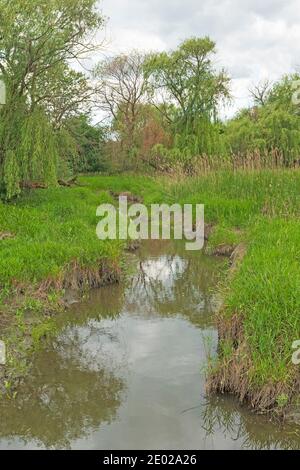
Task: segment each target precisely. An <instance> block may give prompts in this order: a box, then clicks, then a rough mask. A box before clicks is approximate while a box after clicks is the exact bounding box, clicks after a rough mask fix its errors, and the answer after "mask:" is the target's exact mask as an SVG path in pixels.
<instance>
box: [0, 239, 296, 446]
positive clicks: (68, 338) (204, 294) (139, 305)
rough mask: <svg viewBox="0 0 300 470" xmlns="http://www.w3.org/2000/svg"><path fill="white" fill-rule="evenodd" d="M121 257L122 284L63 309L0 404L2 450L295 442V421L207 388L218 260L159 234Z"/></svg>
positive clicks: (219, 268) (220, 267)
mask: <svg viewBox="0 0 300 470" xmlns="http://www.w3.org/2000/svg"><path fill="white" fill-rule="evenodd" d="M128 258H129V262H128V265H129V272H128V274H127V280H126V282H123V283H121V284H119V285H113V286H107V287H103V288H101V289H99V290H96V291H93V292H91V293H90V294H89V296H88V298H87V299H86V300H84V301H83V302H81V303H77V304H74V305H73V306H72V307H71V308H70V310H69V311H68V312H66V313H65V314H63V315H62V316H61V318H60V320H59V321H60V322H61V328H60V331H61V333H60V334H59V335H58V336H57V337H56V338H55V339H52V340H51V341H47V342H46V343H45V344H43V345H42V346H41V348H40V349H39V350H38V351H36V352H35V354H34V358H33V367H32V370H31V372H30V375H29V376H28V377H26V379H25V383H24V385H23V386H22V388H21V389H20V390H19V393H18V395H17V396H16V397H15V398H14V399H11V400H2V401H1V403H0V449H43V448H48V449H106V450H107V449H108V450H115V449H122V450H123V449H131V450H133V449H146V450H147V449H158V450H159V449H169V450H181V449H272V448H279V449H281V448H285V449H290V448H296V449H297V448H298V449H299V448H300V432H299V430H298V431H297V428H296V427H292V426H285V427H281V426H279V425H278V424H274V423H272V422H271V421H270V420H269V419H268V418H266V417H264V416H258V415H256V414H254V413H252V412H251V411H249V410H248V409H247V408H245V407H242V406H240V405H239V403H238V402H237V401H236V400H235V399H234V398H233V397H228V396H218V397H216V396H215V397H207V396H206V394H205V373H206V366H207V361H208V357H209V355H215V354H216V348H217V339H218V337H217V332H216V330H215V326H214V313H215V311H216V309H217V306H218V296H217V294H216V292H217V284H218V280H219V278H220V272H221V271H222V270H223V269H224V260H220V259H216V258H213V257H208V256H205V255H203V254H202V253H199V252H188V251H185V249H184V244H183V243H175V242H167V241H164V242H163V241H156V242H154V241H152V242H148V243H144V244H143V246H142V248H141V249H140V250H139V251H138V252H137V253H136V254H131V255H128ZM298 429H299V428H298Z"/></svg>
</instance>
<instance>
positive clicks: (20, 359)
mask: <svg viewBox="0 0 300 470" xmlns="http://www.w3.org/2000/svg"><path fill="white" fill-rule="evenodd" d="M120 278H121V269H120V266H119V263H117V262H110V261H108V260H102V261H100V262H99V264H98V267H93V268H88V267H83V266H80V265H79V264H78V263H77V262H73V263H71V264H70V265H69V266H68V267H67V268H66V269H65V271H64V273H63V274H62V275H61V276H58V277H57V278H56V279H46V280H44V281H43V282H42V283H40V284H39V285H38V286H36V287H33V286H28V285H20V284H18V285H15V286H14V289H13V295H11V296H10V297H9V298H8V299H7V300H6V301H5V302H4V303H3V305H2V307H1V311H0V327H1V340H2V341H4V343H5V345H6V364H5V365H0V394H2V395H7V396H9V397H13V396H14V395H15V394H16V392H17V390H18V388H19V387H20V386H21V385H22V383H23V381H24V377H25V376H26V375H27V374H28V373H29V370H30V368H31V364H32V353H33V352H34V351H35V350H36V349H37V348H38V347H39V343H40V342H41V341H42V340H44V339H46V338H47V337H49V336H52V335H55V334H56V332H57V327H56V320H57V318H58V316H59V315H60V314H62V313H63V312H64V311H66V310H67V309H69V308H70V307H71V306H72V305H73V304H74V303H78V302H80V301H81V300H82V299H83V298H84V296H85V295H86V293H87V292H88V291H89V290H91V289H97V288H100V287H103V286H107V285H110V284H116V283H119V281H120Z"/></svg>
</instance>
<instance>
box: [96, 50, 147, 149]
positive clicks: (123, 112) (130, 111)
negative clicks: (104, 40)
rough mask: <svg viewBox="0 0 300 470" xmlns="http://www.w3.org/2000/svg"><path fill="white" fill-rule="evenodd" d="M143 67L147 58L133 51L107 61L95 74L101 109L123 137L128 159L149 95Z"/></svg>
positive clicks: (98, 101)
mask: <svg viewBox="0 0 300 470" xmlns="http://www.w3.org/2000/svg"><path fill="white" fill-rule="evenodd" d="M143 64H144V55H143V54H141V53H140V52H138V51H133V52H132V53H131V54H129V55H126V54H121V55H118V56H115V57H112V58H108V59H106V60H104V61H103V62H101V63H99V64H98V65H97V66H96V68H95V71H94V75H95V78H96V79H97V85H96V88H97V103H98V106H99V108H100V109H101V110H102V111H104V112H105V114H106V116H107V117H108V118H110V119H112V121H113V124H114V129H115V130H116V131H117V132H118V133H120V134H121V135H122V141H123V145H124V146H125V150H126V152H127V154H128V155H129V153H131V152H132V150H133V149H134V146H135V139H136V131H137V126H138V121H139V117H140V112H141V108H142V106H141V104H142V103H143V102H144V98H145V97H146V94H147V81H146V80H145V78H144V73H143Z"/></svg>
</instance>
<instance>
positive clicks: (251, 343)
mask: <svg viewBox="0 0 300 470" xmlns="http://www.w3.org/2000/svg"><path fill="white" fill-rule="evenodd" d="M173 194H174V199H176V200H179V201H180V202H186V201H189V202H204V203H205V209H206V221H207V222H213V223H217V224H218V227H217V228H216V230H215V233H214V234H213V235H212V238H211V240H210V243H212V244H213V245H218V244H221V243H228V244H232V243H233V244H235V243H236V242H239V241H241V240H244V241H245V242H246V243H247V247H248V249H247V254H246V256H245V258H244V260H243V263H242V264H241V266H240V268H239V270H238V271H237V272H236V273H235V275H234V277H233V279H232V280H231V282H230V285H229V286H228V283H226V286H224V295H225V308H224V310H223V311H222V315H223V316H224V317H225V316H226V317H227V318H229V319H230V318H234V315H235V314H238V315H241V318H242V319H243V320H242V322H243V329H244V340H245V341H246V345H247V350H248V355H249V358H248V359H250V363H251V366H250V367H249V370H248V371H247V380H248V381H249V384H251V385H250V386H251V387H252V388H253V389H254V390H255V389H261V388H262V387H264V386H268V385H271V386H272V385H275V384H278V383H280V384H286V387H287V390H289V391H290V392H291V394H292V393H293V390H292V388H293V384H294V383H295V380H296V377H298V378H299V373H300V369H299V367H298V368H297V367H296V366H294V365H293V364H292V361H291V358H292V352H293V351H292V343H293V341H295V340H297V339H300V172H299V171H275V172H271V171H264V172H255V173H237V174H233V173H227V174H225V173H219V174H211V175H208V176H206V177H202V178H201V179H197V180H190V181H187V182H186V183H184V184H182V185H180V184H179V185H176V186H175V187H174V188H173ZM236 229H241V230H242V231H241V232H237V231H236ZM235 347H236V346H234V344H233V342H232V344H231V349H230V348H229V350H228V343H227V342H224V344H221V345H220V352H221V354H220V358H219V363H218V364H217V367H219V368H222V365H223V364H222V361H223V360H224V361H225V363H228V360H230V359H232V357H231V358H230V355H232V356H233V355H234V353H235ZM228 356H229V357H228Z"/></svg>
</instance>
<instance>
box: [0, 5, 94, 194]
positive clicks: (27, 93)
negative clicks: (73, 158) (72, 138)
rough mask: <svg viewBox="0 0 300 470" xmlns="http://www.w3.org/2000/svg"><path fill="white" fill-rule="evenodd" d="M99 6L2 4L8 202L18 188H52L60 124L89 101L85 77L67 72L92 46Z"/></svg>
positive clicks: (0, 169) (0, 131) (0, 162)
mask: <svg viewBox="0 0 300 470" xmlns="http://www.w3.org/2000/svg"><path fill="white" fill-rule="evenodd" d="M102 25H103V18H102V16H101V15H100V14H99V10H98V9H97V0H51V1H48V0H27V1H26V2H24V1H23V0H15V1H14V2H10V1H7V0H0V74H1V76H0V79H1V80H2V81H3V82H4V83H5V85H6V104H5V106H2V108H1V110H0V185H1V189H2V192H5V193H6V196H7V197H12V196H13V195H15V194H17V193H18V192H19V191H20V186H21V185H22V183H24V181H26V180H30V181H34V180H40V181H41V182H54V181H55V179H56V171H57V159H58V158H59V148H58V146H57V142H56V131H57V130H58V129H60V127H61V126H62V123H63V120H64V118H66V117H67V118H69V117H70V116H71V115H72V114H76V113H77V112H82V106H83V104H84V103H85V102H87V101H88V100H89V99H90V97H91V89H90V86H89V84H88V81H87V79H86V77H85V76H84V75H83V74H81V73H78V72H75V71H74V70H72V69H71V68H70V65H69V64H70V61H74V60H80V59H81V58H84V57H87V55H88V54H90V53H91V52H94V51H95V49H96V48H97V47H98V46H97V45H95V44H92V43H91V40H90V38H91V37H92V35H93V33H95V32H96V31H97V30H98V29H99V28H101V27H102Z"/></svg>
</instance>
